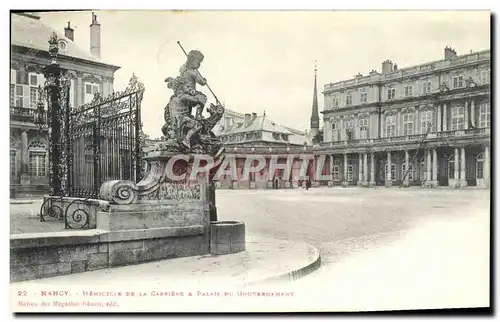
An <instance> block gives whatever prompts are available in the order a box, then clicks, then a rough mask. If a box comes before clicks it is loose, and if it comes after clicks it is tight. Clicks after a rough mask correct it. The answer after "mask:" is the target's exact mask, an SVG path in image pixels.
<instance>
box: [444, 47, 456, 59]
mask: <svg viewBox="0 0 500 322" xmlns="http://www.w3.org/2000/svg"><path fill="white" fill-rule="evenodd" d="M455 57H457V52H456V51H455V49H453V48H451V47H448V46H446V47H445V48H444V59H446V60H449V59H453V58H455Z"/></svg>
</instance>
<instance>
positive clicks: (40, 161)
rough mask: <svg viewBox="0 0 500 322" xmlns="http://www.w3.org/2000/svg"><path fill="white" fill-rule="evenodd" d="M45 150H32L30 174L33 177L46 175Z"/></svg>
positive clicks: (30, 154)
mask: <svg viewBox="0 0 500 322" xmlns="http://www.w3.org/2000/svg"><path fill="white" fill-rule="evenodd" d="M45 154H46V153H45V152H39V151H30V153H29V158H30V164H29V174H30V176H33V177H45V176H46V168H45Z"/></svg>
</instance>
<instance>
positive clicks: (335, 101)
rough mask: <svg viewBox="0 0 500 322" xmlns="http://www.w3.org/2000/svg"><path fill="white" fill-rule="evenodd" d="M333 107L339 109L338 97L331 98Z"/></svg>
mask: <svg viewBox="0 0 500 322" xmlns="http://www.w3.org/2000/svg"><path fill="white" fill-rule="evenodd" d="M333 107H339V97H338V96H337V95H335V96H334V97H333Z"/></svg>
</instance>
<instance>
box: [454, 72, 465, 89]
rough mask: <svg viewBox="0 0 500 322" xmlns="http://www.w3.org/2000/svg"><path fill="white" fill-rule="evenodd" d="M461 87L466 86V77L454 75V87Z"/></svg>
mask: <svg viewBox="0 0 500 322" xmlns="http://www.w3.org/2000/svg"><path fill="white" fill-rule="evenodd" d="M461 87H464V77H463V76H462V75H460V76H453V88H461Z"/></svg>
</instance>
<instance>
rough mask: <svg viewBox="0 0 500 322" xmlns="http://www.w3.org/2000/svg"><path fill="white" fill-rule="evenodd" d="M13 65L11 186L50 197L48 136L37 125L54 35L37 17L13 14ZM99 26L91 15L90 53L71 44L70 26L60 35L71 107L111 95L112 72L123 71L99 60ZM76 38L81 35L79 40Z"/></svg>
mask: <svg viewBox="0 0 500 322" xmlns="http://www.w3.org/2000/svg"><path fill="white" fill-rule="evenodd" d="M11 23H12V25H11V27H12V28H11V46H10V47H11V64H10V182H11V183H10V187H11V195H12V197H23V196H33V195H43V194H44V193H47V192H48V163H49V162H48V161H49V160H48V132H47V129H40V128H39V127H38V126H37V125H35V123H34V116H35V110H36V106H37V102H38V99H39V97H38V95H39V94H38V87H39V86H43V85H44V82H45V78H44V76H43V68H44V67H45V66H47V65H49V64H50V62H51V60H50V55H49V53H48V47H49V44H48V40H49V39H50V37H51V35H52V33H53V32H56V31H55V30H54V29H52V28H51V27H48V26H46V25H44V24H43V22H42V19H40V16H38V15H37V14H30V13H22V14H11ZM100 30H101V25H100V24H99V22H98V21H97V16H96V15H94V14H92V20H91V24H90V30H89V31H90V45H89V48H88V49H87V50H85V49H82V48H79V47H78V46H77V45H76V44H75V43H74V42H73V41H74V39H75V38H74V37H75V33H74V30H73V29H72V28H71V26H70V24H69V23H68V26H67V27H66V28H65V29H64V31H65V34H64V35H62V34H59V33H57V32H56V33H57V35H58V41H59V56H58V63H59V65H60V67H61V68H62V69H63V70H66V71H67V72H68V75H69V77H70V78H71V83H70V84H71V88H70V98H69V99H70V105H71V106H72V107H74V106H80V105H82V104H85V103H88V102H90V101H91V100H92V99H93V97H94V94H95V93H96V92H99V93H101V94H102V95H103V96H107V95H108V94H110V93H112V92H113V82H114V73H115V72H116V71H117V70H118V69H119V68H120V67H118V66H114V65H112V64H108V63H105V62H103V61H102V60H101V57H100V56H101V54H100V53H101V36H100V32H101V31H100ZM76 36H78V35H76Z"/></svg>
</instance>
